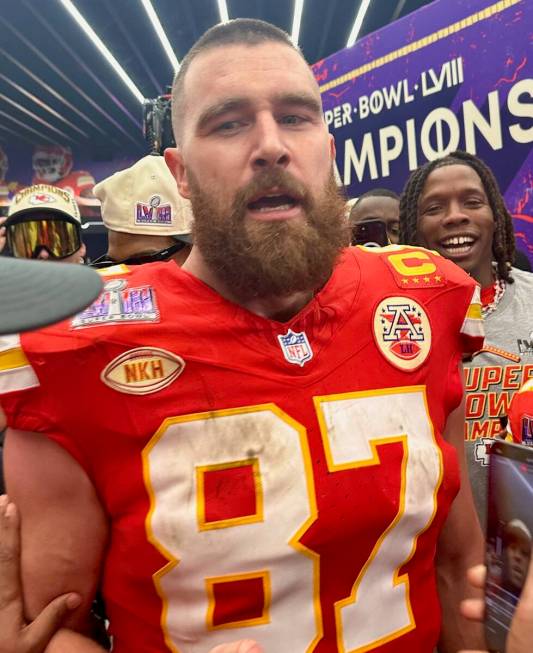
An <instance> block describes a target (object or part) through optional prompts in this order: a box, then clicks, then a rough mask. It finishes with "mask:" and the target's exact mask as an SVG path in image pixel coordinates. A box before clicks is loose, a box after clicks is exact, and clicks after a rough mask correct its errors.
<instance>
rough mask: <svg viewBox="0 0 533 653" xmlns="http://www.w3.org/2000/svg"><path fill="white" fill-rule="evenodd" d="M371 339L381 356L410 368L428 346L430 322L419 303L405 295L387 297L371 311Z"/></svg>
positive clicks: (419, 362)
mask: <svg viewBox="0 0 533 653" xmlns="http://www.w3.org/2000/svg"><path fill="white" fill-rule="evenodd" d="M374 339H375V341H376V344H377V346H378V348H379V350H380V351H381V353H382V354H383V356H384V357H385V358H386V359H387V360H388V361H389V363H391V364H392V365H394V366H395V367H397V368H398V369H400V370H404V371H408V372H412V371H413V370H416V369H417V368H419V367H420V366H421V365H422V363H423V362H424V361H425V360H426V358H427V357H428V355H429V352H430V350H431V325H430V323H429V319H428V316H427V314H426V312H425V311H424V309H423V308H422V306H420V304H419V303H418V302H415V301H414V300H413V299H410V298H409V297H387V299H384V300H383V301H381V302H380V303H379V304H378V305H377V307H376V309H375V311H374Z"/></svg>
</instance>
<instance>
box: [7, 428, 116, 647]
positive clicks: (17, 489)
mask: <svg viewBox="0 0 533 653" xmlns="http://www.w3.org/2000/svg"><path fill="white" fill-rule="evenodd" d="M4 466H5V476H6V486H7V489H8V493H9V496H10V499H11V500H12V501H14V502H15V504H16V505H17V507H18V509H19V512H20V517H21V538H22V553H21V566H22V573H21V575H22V584H23V591H24V608H25V614H26V618H27V619H28V620H29V621H32V620H33V619H35V618H36V617H37V615H38V614H39V613H40V612H41V611H42V610H43V608H44V607H45V606H46V605H47V604H48V603H49V602H50V601H51V600H53V599H55V598H56V597H57V596H59V595H62V594H65V593H68V592H75V593H76V594H79V596H80V597H81V605H80V607H79V608H78V609H77V610H75V611H74V612H73V613H72V614H71V615H69V617H68V618H67V619H66V620H65V622H64V623H65V626H67V627H69V628H72V629H73V630H75V631H78V632H81V633H88V632H90V619H89V615H90V609H91V604H92V601H93V598H94V595H95V592H96V589H97V587H98V583H99V580H100V569H101V564H102V559H103V554H104V549H105V546H106V543H107V536H108V524H107V518H106V515H105V513H104V511H103V508H102V506H101V504H100V502H99V500H98V497H97V495H96V492H95V489H94V487H93V485H92V483H91V481H90V480H89V478H88V476H87V474H86V473H85V471H84V470H83V469H82V468H81V467H80V465H79V464H78V463H77V462H76V461H75V460H74V459H73V458H72V457H71V456H70V455H69V454H68V453H67V452H66V451H65V450H64V449H62V448H61V447H60V446H59V445H57V444H56V443H54V442H52V441H51V440H49V439H48V438H47V437H46V436H44V435H42V434H37V433H26V432H22V431H12V430H10V431H8V433H7V437H6V444H5V451H4ZM64 638H66V639H64ZM62 639H64V642H65V641H66V642H69V644H68V645H69V646H70V648H68V647H67V644H66V643H64V642H63V644H62ZM73 640H74V641H73ZM83 642H84V638H79V637H78V636H75V635H74V634H72V633H69V632H68V631H64V634H63V631H60V632H59V633H58V634H57V635H56V636H55V637H54V639H53V640H52V643H50V645H49V647H48V648H47V652H48V653H62V652H63V651H65V650H67V648H68V650H69V652H70V653H85V651H86V652H87V653H93V652H94V651H95V650H98V648H96V649H95V644H94V643H91V642H88V641H87V645H86V646H85V644H84V643H83ZM65 647H67V648H65Z"/></svg>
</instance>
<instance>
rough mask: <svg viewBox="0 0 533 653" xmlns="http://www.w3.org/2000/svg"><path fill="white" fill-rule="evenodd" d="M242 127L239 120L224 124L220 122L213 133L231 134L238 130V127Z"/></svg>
mask: <svg viewBox="0 0 533 653" xmlns="http://www.w3.org/2000/svg"><path fill="white" fill-rule="evenodd" d="M241 126H242V123H241V122H240V121H239V120H227V121H226V122H222V123H220V124H219V125H217V126H216V127H215V131H217V132H221V133H224V132H233V131H236V130H237V129H239V127H241Z"/></svg>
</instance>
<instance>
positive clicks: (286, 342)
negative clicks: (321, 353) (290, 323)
mask: <svg viewBox="0 0 533 653" xmlns="http://www.w3.org/2000/svg"><path fill="white" fill-rule="evenodd" d="M278 342H279V344H280V347H281V351H282V352H283V355H284V356H285V360H286V361H288V362H289V363H294V364H295V365H299V366H300V367H303V366H304V365H305V363H307V361H309V360H311V359H312V358H313V350H312V349H311V345H310V344H309V340H308V339H307V336H306V334H305V333H304V332H303V331H302V332H301V333H295V332H294V331H293V330H292V329H289V330H288V331H287V333H286V334H285V335H284V336H278Z"/></svg>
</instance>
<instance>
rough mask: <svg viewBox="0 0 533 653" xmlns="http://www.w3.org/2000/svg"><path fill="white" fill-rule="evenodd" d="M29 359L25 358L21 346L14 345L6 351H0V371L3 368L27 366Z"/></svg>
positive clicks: (12, 368)
mask: <svg viewBox="0 0 533 653" xmlns="http://www.w3.org/2000/svg"><path fill="white" fill-rule="evenodd" d="M29 365H30V361H29V360H28V359H27V358H26V354H25V353H24V351H23V350H22V347H14V348H13V349H7V350H6V351H0V372H3V371H5V370H15V369H18V368H20V367H28V366H29Z"/></svg>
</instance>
